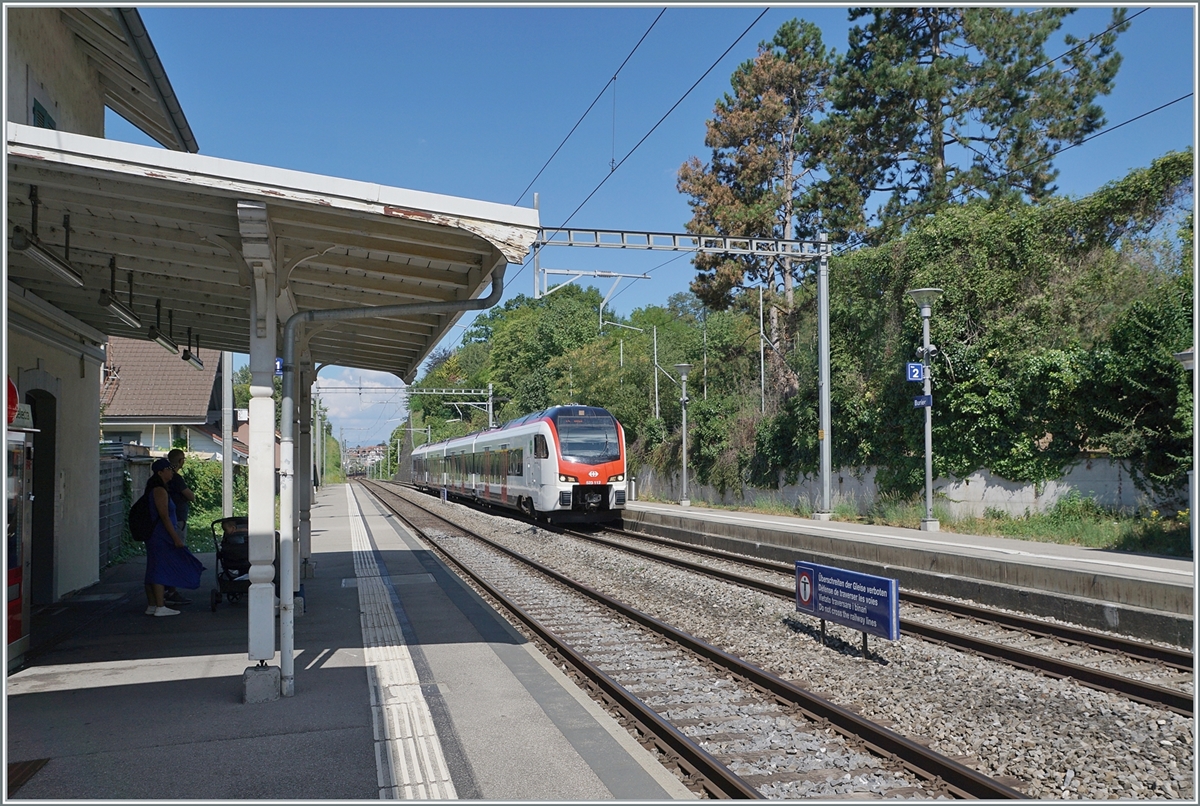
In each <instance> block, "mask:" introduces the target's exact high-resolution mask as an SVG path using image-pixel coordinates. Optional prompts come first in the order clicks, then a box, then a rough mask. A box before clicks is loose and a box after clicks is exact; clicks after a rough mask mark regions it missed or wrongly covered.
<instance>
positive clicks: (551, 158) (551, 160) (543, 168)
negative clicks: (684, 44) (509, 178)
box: [513, 8, 667, 205]
mask: <svg viewBox="0 0 1200 806" xmlns="http://www.w3.org/2000/svg"><path fill="white" fill-rule="evenodd" d="M666 13H667V10H666V9H665V8H664V9H663V10H662V11H660V12H658V16H657V17H655V18H654V22H652V23H650V27H649V28H647V29H646V33H644V34H642V38H641V39H639V40H638V41H637V44H636V45H634V46H633V50H631V51H629V55H628V56H626V57H625V61H623V62H621V66H620V67H618V68H617V71H616V72H615V73H613V75H612V78H610V79H609V80H608V81H606V82H605V84H604V87H603V89H601V90H600V92H599V93H597V94H596V98H595V100H593V101H592V103H591V104H590V105H589V106H588V108H587V109H586V110H585V111H584V113H583V114H582V115H580V116H579V120H577V121H575V125H574V126H572V127H571V131H569V132H567V136H566V137H564V138H563V140H562V142H561V143H559V144H558V148H556V149H554V153H553V154H551V155H550V159H548V160H546V164H545V165H543V166H542V167H541V169H539V170H538V172H537V176H535V177H533V179H530V180H529V184H528V185H526V186H525V189H524V190H522V191H521V195H520V196H518V197H517V200H516V201H515V202H513V204H514V205H515V204H519V203H520V202H521V199H523V198H525V194H526V193H528V192H529V189H530V188H531V187H533V183H534V182H536V181H538V177H540V176H541V175H542V172H543V171H545V170H546V168H548V167H549V166H550V163H551V162H553V160H554V158H555V157H557V156H558V152H559V151H561V150H562V147H563V146H565V145H566V144H567V141H568V140H570V139H571V135H572V134H574V133H575V130H576V129H578V128H579V124H580V123H583V119H584V118H586V117H587V116H588V113H589V112H591V111H592V107H594V106H595V105H596V104H597V103H598V102H599V101H600V99H601V98H603V97H604V93H605V92H607V91H608V88H609V86H610V85H611V84H612V83H613V82H614V81H616V80H617V76H618V75H620V73H621V70H623V69H624V67H625V65H626V64H628V63H629V60H630V59H631V58H633V54H634V53H637V49H638V48H639V47H641V46H642V42H644V41H646V37H647V36H649V35H650V32H651V31H653V30H654V26H655V25H657V24H658V21H659V20H660V19H662V15H663V14H666ZM613 105H614V106H613V126H614V127H615V126H616V96H615V94H614V96H613ZM613 132H614V133H613V137H614V142H615V137H616V130H615V128H614V130H613ZM614 147H615V146H614ZM613 170H616V169H615V168H614V169H613Z"/></svg>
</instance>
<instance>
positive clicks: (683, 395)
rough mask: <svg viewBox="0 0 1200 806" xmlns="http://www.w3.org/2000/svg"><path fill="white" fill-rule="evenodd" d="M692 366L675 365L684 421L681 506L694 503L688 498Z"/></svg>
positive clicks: (688, 505)
mask: <svg viewBox="0 0 1200 806" xmlns="http://www.w3.org/2000/svg"><path fill="white" fill-rule="evenodd" d="M691 368H692V365H691V364H676V365H675V371H676V372H678V373H679V379H680V392H679V408H680V410H681V411H682V413H683V423H682V431H683V479H682V481H683V483H682V489H681V494H680V496H679V506H681V507H690V506H691V505H692V502H691V501H690V500H689V499H688V488H687V487H688V474H687V471H688V466H687V449H688V441H687V406H688V396H687V376H688V370H690V369H691Z"/></svg>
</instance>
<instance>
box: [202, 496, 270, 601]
mask: <svg viewBox="0 0 1200 806" xmlns="http://www.w3.org/2000/svg"><path fill="white" fill-rule="evenodd" d="M212 534H213V545H214V546H215V547H216V552H217V587H216V588H214V589H213V590H212V593H211V594H209V601H208V604H209V608H210V609H211V610H212V611H213V612H214V613H215V612H216V611H217V605H218V604H220V603H221V597H222V596H224V597H225V599H226V600H227V601H228V602H229V603H230V604H235V603H236V602H239V601H241V598H242V596H243V595H244V594H246V593H248V592H249V591H250V519H249V518H247V517H246V516H245V515H235V516H233V517H231V518H219V519H218V520H215V521H213V522H212ZM275 585H276V588H278V586H279V532H276V533H275ZM276 595H278V592H277V593H276Z"/></svg>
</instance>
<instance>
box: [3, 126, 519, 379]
mask: <svg viewBox="0 0 1200 806" xmlns="http://www.w3.org/2000/svg"><path fill="white" fill-rule="evenodd" d="M7 127H8V128H7V157H8V160H7V170H8V210H7V213H8V224H9V234H10V235H11V233H12V227H13V226H14V225H20V226H22V227H24V228H25V229H26V230H29V229H30V228H31V216H32V212H33V206H32V203H31V201H30V187H31V186H37V189H38V190H37V196H38V202H39V216H38V221H39V223H38V229H39V231H38V232H37V233H35V234H36V235H37V237H38V238H39V239H40V242H41V243H42V244H43V245H45V246H46V247H47V248H48V249H49V250H50V251H51V252H53V253H55V254H56V255H59V256H65V255H64V252H65V248H66V237H65V231H64V228H63V217H64V215H69V216H70V254H69V262H70V264H71V265H72V266H73V267H74V268H75V269H76V270H77V271H79V272H80V273H81V274H82V275H83V278H84V285H83V287H82V288H78V287H76V286H74V285H73V284H71V283H69V282H65V281H63V280H62V279H60V278H58V277H57V276H56V275H54V274H53V273H52V272H50V271H48V270H46V269H44V268H42V267H41V266H39V265H38V264H37V263H36V262H35V261H33V260H31V259H30V257H29V256H28V254H27V253H25V252H20V251H15V250H13V249H11V248H10V249H9V250H8V276H9V279H10V280H11V281H13V282H15V283H16V284H18V285H20V286H21V287H23V288H25V289H27V290H29V291H31V292H32V293H34V294H36V295H37V296H39V297H41V298H42V299H44V300H46V301H48V302H50V303H52V304H53V305H55V306H57V307H58V308H60V309H62V310H63V311H65V312H67V313H68V314H70V315H71V316H74V317H75V318H77V319H79V320H81V321H82V322H84V323H86V324H88V325H91V326H92V327H94V328H96V329H98V330H100V331H101V332H103V333H105V334H109V335H119V336H125V337H129V338H140V339H147V338H149V335H148V330H149V327H150V326H151V325H155V324H156V313H155V310H156V309H155V303H156V301H158V300H161V303H162V319H161V326H160V329H161V330H162V331H164V332H166V331H168V330H172V331H173V332H172V335H173V338H174V340H175V341H176V342H178V343H179V344H180V345H181V346H182V345H184V343H185V342H186V341H187V331H188V328H191V331H192V334H193V338H195V337H199V340H200V342H201V346H202V347H205V348H211V349H216V350H232V351H235V352H242V353H245V352H248V349H249V335H250V327H251V319H252V317H251V310H250V306H251V288H252V286H253V285H254V284H255V276H254V270H253V269H252V268H251V265H250V263H248V262H247V257H248V256H247V255H246V254H245V253H244V252H243V247H244V246H247V245H249V244H252V243H256V244H258V249H259V250H260V251H258V252H255V254H256V255H258V254H261V248H262V245H263V244H269V245H270V246H271V247H272V248H273V251H274V256H275V260H274V262H275V265H276V266H277V267H278V268H277V271H278V290H279V296H278V301H277V317H278V322H279V326H280V328H281V329H282V325H283V323H284V322H285V321H286V320H287V318H288V316H290V315H291V314H292V313H295V312H298V311H309V310H324V309H332V308H348V307H369V306H380V305H397V304H405V303H418V302H446V301H467V300H470V299H475V298H477V297H479V296H482V294H483V292H485V291H486V290H487V289H488V286H489V284H490V281H491V275H492V272H493V270H495V269H496V268H498V267H500V266H502V265H504V264H506V263H520V262H522V261H523V260H524V258H525V256H526V255H527V254H528V252H529V249H530V247H531V245H532V243H533V241H534V239H535V237H536V236H537V233H538V215H537V211H536V210H533V209H528V208H521V207H512V206H509V205H502V204H494V203H491V202H482V201H476V200H471V199H463V198H456V197H452V196H443V195H439V194H434V193H425V192H421V191H414V190H405V189H402V188H394V187H387V186H383V185H377V184H373V183H369V182H359V181H351V180H346V179H338V178H334V177H327V176H320V175H315V174H308V173H301V172H298V171H289V170H283V169H278V168H270V167H266V166H262V165H253V164H248V163H242V162H234V161H231V160H224V159H217V158H213V157H207V156H201V155H198V154H190V153H183V152H177V151H167V150H163V149H159V148H153V147H148V146H138V145H131V144H128V143H122V142H117V141H112V140H103V139H98V138H94V137H86V136H83V135H77V134H68V133H64V132H58V131H52V130H48V129H37V128H33V127H29V126H22V125H19V124H15V123H8V124H7ZM264 207H265V219H264V218H263V217H262V215H261V211H262V210H263V209H264ZM256 209H257V211H258V212H259V217H258V218H257V219H256V218H255V217H254V215H253V212H254V211H255V210H256ZM248 211H249V212H248ZM244 239H245V241H244ZM251 251H254V249H253V247H252V248H251ZM114 256H115V258H116V266H117V274H116V294H115V296H116V297H117V298H118V299H119V300H120V301H121V302H123V303H128V301H129V295H128V289H129V286H128V279H127V278H128V273H129V272H133V289H134V296H133V305H132V307H133V310H134V311H135V312H136V314H137V316H138V317H139V318H140V319H141V321H142V327H141V328H140V329H134V328H131V327H129V326H127V325H125V324H123V323H122V322H120V321H119V320H118V319H117V318H116V317H115V316H113V315H112V314H111V313H110V311H109V310H108V309H107V308H105V307H103V306H101V305H100V304H99V303H98V299H99V296H100V291H101V290H102V289H106V288H109V285H110V270H109V266H110V258H112V257H114ZM168 312H173V323H174V324H173V328H172V327H170V326H169V325H168ZM461 315H462V314H461V313H455V314H436V315H416V316H408V317H404V318H402V319H400V318H393V319H386V320H384V319H369V320H355V321H351V322H344V323H329V324H322V325H318V326H315V327H313V328H312V330H311V331H310V334H311V338H310V341H309V348H310V350H311V352H312V356H313V359H314V361H316V362H319V363H335V364H340V365H343V366H351V367H358V368H362V369H374V370H383V371H388V372H393V373H395V374H396V375H398V376H400V377H401V378H403V379H404V380H406V381H408V380H411V378H412V377H413V376H414V375H415V374H416V371H417V369H418V368H419V366H420V363H421V361H423V360H424V358H425V357H426V356H427V355H428V354H429V352H430V351H431V350H432V349H433V347H434V345H436V344H437V342H438V341H439V340H440V339H441V338H442V336H443V335H445V333H446V332H447V331H448V330H449V329H450V327H451V325H453V324H454V322H455V321H456V320H457V319H458V318H459V317H460V316H461Z"/></svg>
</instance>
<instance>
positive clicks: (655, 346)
mask: <svg viewBox="0 0 1200 806" xmlns="http://www.w3.org/2000/svg"><path fill="white" fill-rule="evenodd" d="M652 330H653V332H654V419H656V420H657V419H658V326H657V325H655V326H654V327H653V328H652Z"/></svg>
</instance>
